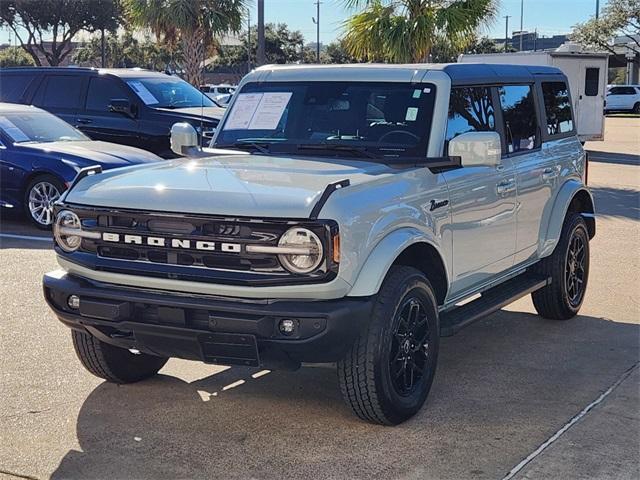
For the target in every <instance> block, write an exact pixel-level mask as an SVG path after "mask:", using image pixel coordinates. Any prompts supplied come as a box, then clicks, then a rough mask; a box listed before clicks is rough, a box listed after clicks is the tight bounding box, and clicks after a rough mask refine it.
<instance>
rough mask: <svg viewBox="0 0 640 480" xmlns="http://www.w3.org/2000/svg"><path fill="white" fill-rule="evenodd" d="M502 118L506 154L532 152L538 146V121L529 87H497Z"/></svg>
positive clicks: (531, 91)
mask: <svg viewBox="0 0 640 480" xmlns="http://www.w3.org/2000/svg"><path fill="white" fill-rule="evenodd" d="M498 93H499V95H500V105H501V107H502V116H503V118H504V131H505V135H506V138H505V143H506V146H507V153H515V152H520V151H523V150H532V149H533V148H536V146H537V145H538V121H537V118H536V109H535V104H534V100H533V88H532V87H531V86H530V85H506V86H503V87H498Z"/></svg>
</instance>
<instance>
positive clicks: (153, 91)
mask: <svg viewBox="0 0 640 480" xmlns="http://www.w3.org/2000/svg"><path fill="white" fill-rule="evenodd" d="M127 84H128V85H129V86H130V87H131V89H132V90H133V91H134V92H135V93H136V94H137V95H138V97H140V99H141V100H142V101H143V102H144V103H145V104H146V105H148V106H150V107H153V108H183V107H201V106H202V107H214V106H215V104H214V103H213V102H212V101H211V100H210V99H209V97H207V96H206V95H204V94H203V93H202V92H200V91H199V90H198V89H197V88H195V87H194V86H193V85H191V84H190V83H187V82H185V81H184V80H182V79H180V78H177V77H172V76H169V75H166V76H162V77H160V76H159V77H142V78H135V79H128V80H127Z"/></svg>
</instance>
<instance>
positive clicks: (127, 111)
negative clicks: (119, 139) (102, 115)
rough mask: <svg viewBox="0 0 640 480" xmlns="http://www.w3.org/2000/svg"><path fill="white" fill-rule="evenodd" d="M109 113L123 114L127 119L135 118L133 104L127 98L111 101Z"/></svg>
mask: <svg viewBox="0 0 640 480" xmlns="http://www.w3.org/2000/svg"><path fill="white" fill-rule="evenodd" d="M109 111H110V112H116V113H122V114H124V115H126V116H127V117H133V113H132V110H131V102H130V101H129V100H128V99H126V98H112V99H111V100H109Z"/></svg>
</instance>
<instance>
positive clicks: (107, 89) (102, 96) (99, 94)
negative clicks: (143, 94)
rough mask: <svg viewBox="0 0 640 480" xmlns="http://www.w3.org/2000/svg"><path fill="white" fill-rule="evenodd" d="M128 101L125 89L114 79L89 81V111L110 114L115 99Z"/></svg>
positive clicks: (102, 78)
mask: <svg viewBox="0 0 640 480" xmlns="http://www.w3.org/2000/svg"><path fill="white" fill-rule="evenodd" d="M116 98H117V99H128V98H129V97H128V95H127V92H126V91H125V89H124V87H123V86H122V85H120V84H119V83H118V81H117V80H114V79H113V78H106V77H94V78H92V79H91V80H90V81H89V89H88V90H87V102H86V105H85V108H86V109H87V110H96V111H100V112H108V111H109V104H110V103H111V100H113V99H116Z"/></svg>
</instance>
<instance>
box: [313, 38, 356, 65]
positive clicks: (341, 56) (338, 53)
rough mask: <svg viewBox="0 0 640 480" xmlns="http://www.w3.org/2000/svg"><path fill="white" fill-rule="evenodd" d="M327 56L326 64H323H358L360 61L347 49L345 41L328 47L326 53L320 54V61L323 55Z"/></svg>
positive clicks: (341, 40)
mask: <svg viewBox="0 0 640 480" xmlns="http://www.w3.org/2000/svg"><path fill="white" fill-rule="evenodd" d="M323 53H324V54H325V56H326V62H325V61H323V62H322V63H357V62H358V59H357V58H355V57H354V56H353V55H351V54H350V53H349V51H348V50H347V48H346V45H345V41H344V40H343V39H339V40H336V41H335V42H331V43H330V44H329V45H327V48H326V49H325V51H324V52H320V59H321V60H323V59H322V54H323Z"/></svg>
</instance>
